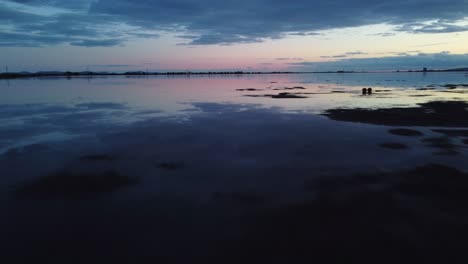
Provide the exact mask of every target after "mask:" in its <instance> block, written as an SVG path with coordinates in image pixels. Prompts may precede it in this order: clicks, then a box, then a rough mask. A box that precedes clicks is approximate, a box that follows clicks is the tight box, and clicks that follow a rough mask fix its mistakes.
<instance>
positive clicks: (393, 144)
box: [379, 143, 408, 150]
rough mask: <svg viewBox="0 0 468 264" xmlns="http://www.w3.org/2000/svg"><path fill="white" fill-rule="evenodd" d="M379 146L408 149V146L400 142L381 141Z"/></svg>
mask: <svg viewBox="0 0 468 264" xmlns="http://www.w3.org/2000/svg"><path fill="white" fill-rule="evenodd" d="M379 146H381V147H382V148H387V149H396V150H402V149H408V146H406V145H405V144H401V143H382V144H380V145H379Z"/></svg>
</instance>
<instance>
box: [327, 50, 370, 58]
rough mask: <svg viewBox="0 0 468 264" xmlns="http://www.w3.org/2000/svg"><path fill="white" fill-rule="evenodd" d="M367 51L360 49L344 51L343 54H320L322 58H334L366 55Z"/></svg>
mask: <svg viewBox="0 0 468 264" xmlns="http://www.w3.org/2000/svg"><path fill="white" fill-rule="evenodd" d="M367 54H368V53H366V52H362V51H352V52H346V53H344V54H338V55H332V56H320V58H323V59H336V58H347V57H352V56H359V55H367Z"/></svg>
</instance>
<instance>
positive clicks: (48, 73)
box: [0, 67, 468, 79]
mask: <svg viewBox="0 0 468 264" xmlns="http://www.w3.org/2000/svg"><path fill="white" fill-rule="evenodd" d="M388 72H423V73H424V72H468V67H467V68H457V69H446V70H427V69H423V70H404V71H401V70H398V71H311V72H294V71H271V72H260V71H246V72H244V71H206V72H191V71H180V72H146V71H128V72H124V73H114V72H93V71H81V72H71V71H66V72H61V71H43V72H34V73H32V72H4V73H0V79H16V78H31V77H68V78H71V77H76V76H153V75H162V76H175V75H177V76H179V75H183V76H189V75H243V74H246V75H257V74H306V73H388Z"/></svg>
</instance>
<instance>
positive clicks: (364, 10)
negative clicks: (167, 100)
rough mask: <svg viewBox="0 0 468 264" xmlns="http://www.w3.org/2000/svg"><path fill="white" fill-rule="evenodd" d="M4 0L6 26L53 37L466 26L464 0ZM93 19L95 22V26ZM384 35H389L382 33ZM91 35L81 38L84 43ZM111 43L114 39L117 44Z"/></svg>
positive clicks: (217, 39) (230, 37) (240, 39)
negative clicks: (39, 10) (31, 10)
mask: <svg viewBox="0 0 468 264" xmlns="http://www.w3.org/2000/svg"><path fill="white" fill-rule="evenodd" d="M2 2H3V3H5V0H3V1H1V0H0V14H2V16H0V17H1V18H0V20H2V21H5V20H6V19H8V21H9V25H11V26H12V27H13V29H12V31H13V32H12V33H15V32H16V31H18V30H23V31H25V30H28V29H35V30H37V31H38V32H49V31H51V33H52V34H56V35H57V36H69V37H70V38H72V37H75V38H76V37H81V38H84V39H85V38H97V35H99V37H100V38H103V39H110V38H112V39H122V41H125V40H128V39H131V38H140V37H143V38H146V37H149V36H151V35H153V37H157V34H156V33H155V32H156V31H163V32H173V33H175V34H179V35H181V36H182V38H184V39H186V40H187V42H186V43H184V44H187V45H210V44H224V45H230V44H238V43H253V42H260V41H264V40H265V39H277V38H282V37H285V36H288V35H297V36H314V35H319V34H321V33H318V32H317V31H321V30H328V29H337V28H346V27H355V26H364V25H372V24H378V23H387V24H390V25H394V26H396V27H397V28H396V31H397V32H398V31H399V32H409V33H428V34H431V33H442V32H460V31H468V27H466V26H460V25H457V24H454V22H457V21H459V20H462V19H464V18H465V17H466V16H467V14H466V10H468V1H466V0H446V1H440V0H394V1H381V0H378V1H377V0H346V1H345V0H328V1H324V0H323V1H311V0H293V1H283V0H250V1H238V0H225V1H218V0H205V1H202V0H140V1H133V0H93V1H91V0H88V1H86V0H82V1H76V2H75V1H65V0H42V1H41V0H30V1H26V0H23V1H20V0H17V1H15V2H17V3H21V4H25V5H31V6H34V7H37V6H42V7H43V6H47V5H50V6H54V7H60V8H62V9H66V10H73V11H74V12H73V13H67V14H64V15H52V16H42V17H41V16H39V17H38V16H37V15H34V14H31V15H30V16H28V14H25V13H24V12H23V13H21V12H20V11H18V9H11V8H10V7H9V6H8V5H2V4H1V3H2ZM10 2H11V1H10ZM71 2H73V3H71ZM3 14H5V15H3ZM70 16H76V17H75V18H73V17H72V18H70ZM73 21H74V22H73ZM434 21H435V22H434ZM64 25H72V27H65V26H64ZM116 25H124V26H127V27H132V28H133V29H134V30H136V31H138V32H135V34H133V35H129V34H128V30H123V29H122V28H121V27H119V26H116ZM96 26H97V27H98V29H95V27H96ZM16 33H17V32H16ZM137 33H139V34H141V35H138V34H137ZM41 34H44V33H41ZM145 34H147V35H145ZM382 36H387V35H386V33H385V32H383V33H382ZM90 41H91V40H82V42H83V43H87V42H90ZM101 41H102V40H101ZM114 42H115V45H120V44H121V43H122V42H119V41H114ZM68 43H77V40H76V39H71V40H70V41H68ZM78 43H80V42H78ZM90 43H91V42H90ZM109 43H111V42H109ZM44 44H48V43H47V42H46V43H44Z"/></svg>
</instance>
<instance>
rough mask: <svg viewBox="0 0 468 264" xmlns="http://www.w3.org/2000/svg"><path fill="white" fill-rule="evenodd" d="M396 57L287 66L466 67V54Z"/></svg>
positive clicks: (310, 68)
mask: <svg viewBox="0 0 468 264" xmlns="http://www.w3.org/2000/svg"><path fill="white" fill-rule="evenodd" d="M394 54H396V56H387V57H374V58H346V59H342V60H336V61H326V62H311V61H304V62H293V63H290V64H289V65H290V66H291V67H292V68H293V69H295V70H303V71H315V70H317V71H336V70H342V69H343V68H345V69H346V70H354V71H360V70H371V71H372V70H398V69H399V70H410V69H422V68H423V67H428V68H430V69H450V68H461V67H468V54H451V53H450V52H448V51H442V52H439V53H418V54H410V53H394Z"/></svg>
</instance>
